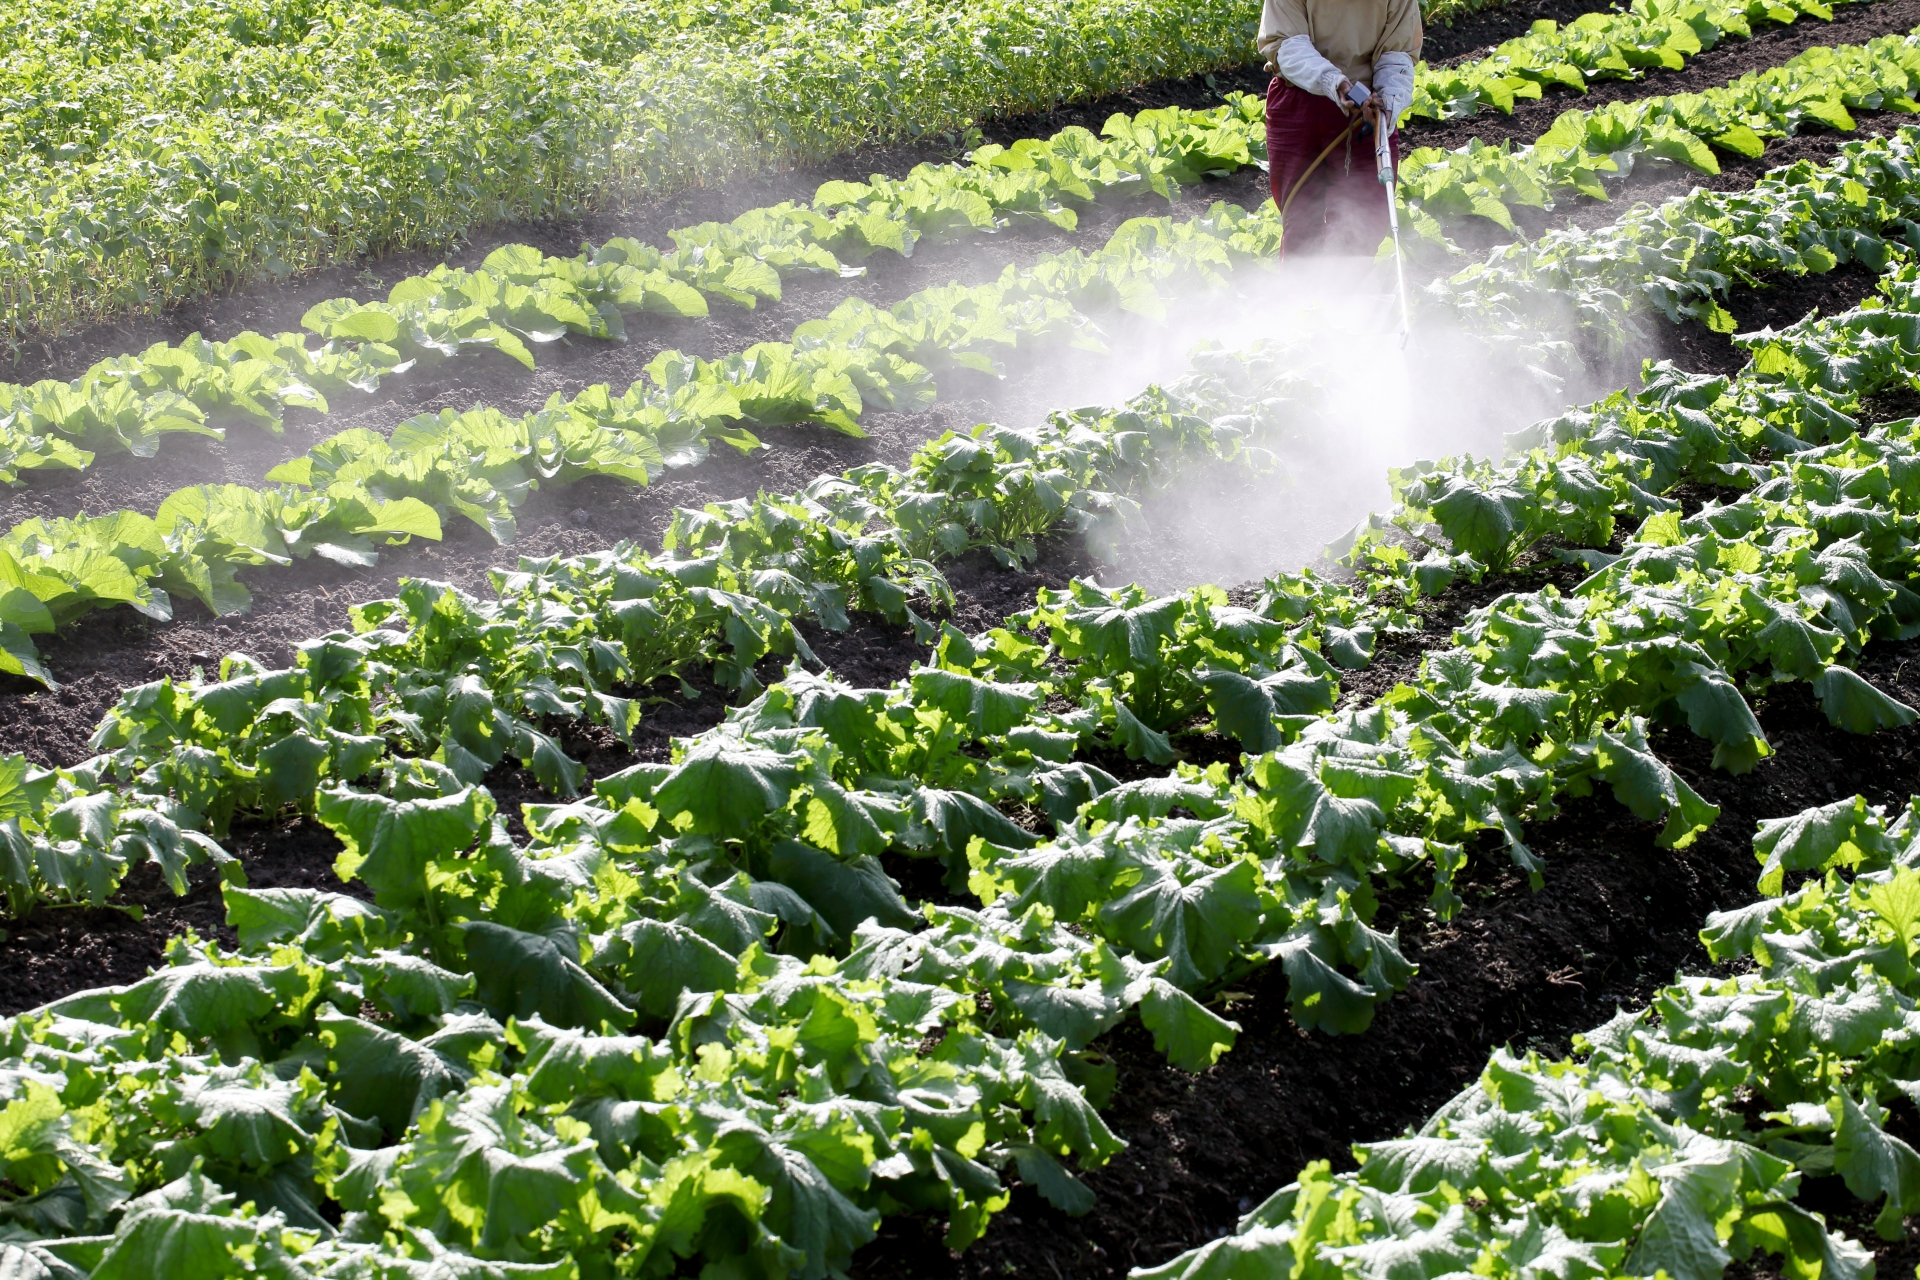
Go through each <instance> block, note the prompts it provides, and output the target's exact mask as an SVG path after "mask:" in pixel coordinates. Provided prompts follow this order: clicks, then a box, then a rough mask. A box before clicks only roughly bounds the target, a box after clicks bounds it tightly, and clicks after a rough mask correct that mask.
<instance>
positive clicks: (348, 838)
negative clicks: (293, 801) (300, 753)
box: [319, 787, 493, 907]
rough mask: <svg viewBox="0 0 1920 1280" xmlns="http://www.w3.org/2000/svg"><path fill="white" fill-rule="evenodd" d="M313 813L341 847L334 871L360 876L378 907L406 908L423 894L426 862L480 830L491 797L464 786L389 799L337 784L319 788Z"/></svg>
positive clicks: (452, 850)
mask: <svg viewBox="0 0 1920 1280" xmlns="http://www.w3.org/2000/svg"><path fill="white" fill-rule="evenodd" d="M319 817H320V821H321V822H323V823H325V824H326V826H327V827H328V829H329V830H331V831H332V832H333V833H334V835H336V836H338V837H339V838H340V843H341V844H342V845H343V846H345V847H344V848H343V849H342V850H341V853H340V856H339V857H338V858H337V859H335V860H334V864H333V869H334V873H335V874H336V875H338V876H339V877H340V878H341V879H342V880H353V879H359V880H361V881H363V882H364V883H365V884H366V886H367V887H368V888H370V889H372V890H373V900H374V901H375V902H377V903H378V904H380V905H381V906H383V907H408V906H413V905H416V904H417V903H419V902H422V901H424V899H425V897H426V870H427V864H428V863H430V862H432V861H433V860H435V859H436V858H444V857H448V856H451V855H453V854H457V853H460V852H461V851H463V850H465V849H466V848H468V847H469V846H470V845H472V844H473V842H474V840H475V839H476V838H477V837H478V836H479V835H480V833H481V832H482V831H483V830H485V828H486V826H487V822H488V819H490V818H492V817H493V796H492V795H491V794H490V793H489V792H487V791H486V790H485V789H483V788H480V787H468V788H467V789H466V790H464V791H461V792H458V793H456V794H454V795H450V796H440V797H432V798H423V799H417V800H392V799H389V798H388V797H386V796H383V795H378V794H375V793H370V792H364V791H352V790H349V789H347V788H345V787H340V788H336V789H333V790H328V791H323V792H321V793H320V805H319Z"/></svg>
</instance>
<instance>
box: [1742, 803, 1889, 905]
mask: <svg viewBox="0 0 1920 1280" xmlns="http://www.w3.org/2000/svg"><path fill="white" fill-rule="evenodd" d="M1753 852H1754V855H1755V856H1756V857H1758V858H1759V859H1760V863H1761V866H1760V886H1759V887H1760V892H1761V893H1764V894H1777V893H1779V892H1780V889H1781V886H1782V885H1783V884H1784V883H1785V880H1786V873H1787V872H1789V871H1825V870H1826V869H1827V868H1829V867H1834V866H1843V867H1857V866H1859V865H1860V864H1861V863H1863V862H1866V861H1868V860H1869V859H1872V858H1875V857H1880V856H1885V855H1887V854H1890V853H1891V852H1892V849H1891V846H1890V843H1889V841H1888V839H1887V836H1886V832H1885V828H1884V827H1883V825H1882V824H1881V821H1880V817H1879V815H1878V814H1876V813H1874V812H1873V811H1872V810H1871V809H1869V808H1868V806H1867V802H1866V800H1865V798H1864V797H1861V796H1849V797H1847V798H1846V799H1844V800H1836V801H1834V802H1833V803H1832V804H1825V805H1820V806H1818V807H1817V808H1812V809H1802V810H1801V811H1800V812H1798V813H1795V814H1790V815H1788V816H1787V817H1784V818H1768V819H1764V820H1762V821H1761V823H1760V829H1759V831H1758V832H1757V833H1756V834H1755V835H1754V837H1753Z"/></svg>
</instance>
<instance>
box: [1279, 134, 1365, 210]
mask: <svg viewBox="0 0 1920 1280" xmlns="http://www.w3.org/2000/svg"><path fill="white" fill-rule="evenodd" d="M1360 119H1361V117H1359V116H1355V117H1354V118H1353V119H1351V120H1349V121H1347V127H1346V128H1344V129H1342V130H1341V131H1340V134H1339V136H1338V137H1336V138H1335V139H1334V140H1333V141H1332V142H1329V143H1328V144H1327V149H1326V150H1325V151H1322V152H1321V153H1320V154H1319V155H1317V156H1315V157H1314V158H1313V163H1312V164H1310V165H1308V166H1307V167H1306V168H1305V169H1302V170H1301V171H1300V176H1299V177H1297V178H1295V179H1294V180H1293V186H1292V187H1291V188H1289V189H1288V191H1287V198H1286V200H1284V201H1283V202H1282V203H1281V205H1280V220H1281V221H1282V222H1285V221H1286V220H1287V210H1288V209H1291V208H1292V207H1293V198H1294V197H1295V196H1297V195H1299V194H1300V188H1302V187H1304V186H1306V185H1307V179H1308V178H1311V177H1312V176H1313V171H1314V170H1315V169H1318V168H1319V167H1320V162H1321V161H1322V160H1325V159H1326V158H1327V157H1328V156H1330V155H1332V154H1333V149H1334V148H1335V147H1337V146H1339V145H1340V144H1341V143H1343V142H1345V141H1346V140H1347V139H1348V138H1349V137H1350V136H1352V134H1353V131H1354V130H1355V129H1356V128H1358V127H1359V125H1360Z"/></svg>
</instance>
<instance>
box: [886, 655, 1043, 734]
mask: <svg viewBox="0 0 1920 1280" xmlns="http://www.w3.org/2000/svg"><path fill="white" fill-rule="evenodd" d="M911 681H912V688H913V696H914V699H915V701H917V702H919V703H921V704H922V705H925V706H931V707H937V708H939V709H940V710H941V711H944V712H946V713H947V715H948V716H949V717H951V718H952V719H954V720H956V721H958V722H959V723H961V724H964V725H965V726H967V728H968V729H969V730H970V731H971V732H972V733H973V735H974V736H975V737H978V738H997V737H1001V736H1003V735H1005V734H1006V733H1007V732H1008V731H1009V730H1011V729H1012V728H1014V726H1016V725H1018V724H1020V723H1021V722H1022V721H1024V720H1025V719H1026V717H1027V713H1028V712H1030V711H1032V710H1033V709H1034V708H1035V707H1037V706H1039V705H1040V687H1039V686H1038V685H1034V684H1021V683H1015V684H999V683H996V682H994V681H992V680H979V679H975V678H974V677H973V676H969V675H962V674H960V673H959V672H957V671H940V670H934V669H930V668H925V667H920V668H916V669H915V670H914V672H913V675H912V677H911Z"/></svg>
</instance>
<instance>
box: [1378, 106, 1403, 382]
mask: <svg viewBox="0 0 1920 1280" xmlns="http://www.w3.org/2000/svg"><path fill="white" fill-rule="evenodd" d="M1392 144H1393V122H1392V121H1390V120H1388V119H1386V117H1385V115H1384V113H1383V114H1382V117H1381V123H1380V127H1379V128H1377V129H1375V130H1374V131H1373V158H1374V160H1375V161H1376V162H1377V163H1378V165H1379V168H1380V185H1381V186H1382V187H1384V188H1386V192H1387V225H1388V226H1390V227H1392V228H1393V276H1394V282H1395V285H1396V286H1397V288H1398V290H1399V293H1400V346H1401V348H1402V349H1405V347H1406V345H1407V337H1408V335H1409V334H1411V333H1412V331H1413V322H1412V318H1411V317H1410V316H1409V314H1408V312H1407V269H1406V264H1405V263H1404V261H1403V260H1402V258H1401V255H1400V198H1399V197H1400V191H1399V185H1400V184H1399V180H1398V177H1397V175H1395V173H1394V171H1393V145H1392Z"/></svg>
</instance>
